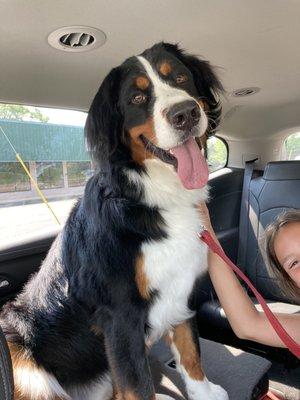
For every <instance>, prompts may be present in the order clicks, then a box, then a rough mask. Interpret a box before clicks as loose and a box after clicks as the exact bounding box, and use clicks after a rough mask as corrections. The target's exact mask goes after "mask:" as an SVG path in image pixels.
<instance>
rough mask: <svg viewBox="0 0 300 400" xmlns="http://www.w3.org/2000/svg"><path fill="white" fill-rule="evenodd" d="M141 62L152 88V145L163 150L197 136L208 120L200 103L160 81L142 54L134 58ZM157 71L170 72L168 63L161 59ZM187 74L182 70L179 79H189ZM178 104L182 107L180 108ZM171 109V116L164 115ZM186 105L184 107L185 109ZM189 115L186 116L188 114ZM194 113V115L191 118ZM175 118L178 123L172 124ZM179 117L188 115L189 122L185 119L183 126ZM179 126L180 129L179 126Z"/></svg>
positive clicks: (201, 133)
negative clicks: (154, 141)
mask: <svg viewBox="0 0 300 400" xmlns="http://www.w3.org/2000/svg"><path fill="white" fill-rule="evenodd" d="M137 58H138V60H139V61H140V63H141V64H142V65H143V67H144V69H145V72H146V74H147V76H148V78H149V80H150V82H151V83H152V88H153V92H154V96H155V100H154V104H153V122H154V129H155V136H156V140H157V143H156V145H157V146H158V147H160V148H162V149H164V150H170V149H172V148H173V147H176V146H178V145H180V144H182V143H183V142H184V141H185V140H186V139H187V138H188V136H189V135H190V136H193V137H201V136H202V135H203V134H204V133H205V132H206V129H207V126H208V119H207V116H206V114H205V112H204V110H203V105H202V104H201V102H199V101H198V99H197V98H194V97H192V96H191V95H190V94H189V93H188V92H187V91H186V90H184V89H180V88H177V87H173V86H171V85H170V84H168V83H167V82H164V81H163V80H162V78H161V77H160V76H159V74H158V71H155V69H154V68H153V67H152V65H151V64H150V62H149V61H148V60H146V58H145V57H142V56H138V57H137ZM160 69H161V71H164V72H165V74H166V73H167V72H168V71H169V72H171V66H170V63H167V62H162V63H161V68H160ZM188 75H189V73H188V72H187V71H185V74H182V75H181V77H182V79H183V80H187V79H192V77H191V76H188ZM181 105H182V107H181ZM174 106H175V111H174V114H175V115H173V119H171V118H172V117H169V118H168V115H170V112H171V111H172V109H174ZM187 108H188V109H187ZM188 114H190V115H188ZM193 115H194V118H193ZM176 118H177V121H178V124H177V125H175V126H177V128H175V127H174V124H173V123H172V122H175V121H176ZM180 118H186V119H188V118H190V119H191V123H190V124H188V121H186V122H187V123H186V129H184V126H183V125H184V124H182V122H183V121H182V120H180ZM180 125H182V127H183V129H180Z"/></svg>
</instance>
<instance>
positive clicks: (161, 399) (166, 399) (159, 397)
mask: <svg viewBox="0 0 300 400" xmlns="http://www.w3.org/2000/svg"><path fill="white" fill-rule="evenodd" d="M155 399H156V400H174V399H173V397H171V396H168V395H167V394H161V393H157V394H156V395H155Z"/></svg>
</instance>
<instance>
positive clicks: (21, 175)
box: [0, 104, 92, 249]
mask: <svg viewBox="0 0 300 400" xmlns="http://www.w3.org/2000/svg"><path fill="white" fill-rule="evenodd" d="M85 119H86V113H81V112H76V111H70V110H56V109H49V108H40V107H29V106H23V105H11V104H0V249H1V247H2V248H3V246H7V245H14V243H17V242H18V241H20V240H24V239H30V237H34V236H37V235H38V234H39V232H41V233H42V232H49V231H51V230H55V229H57V228H60V227H61V226H63V224H64V222H65V220H66V219H67V217H68V214H69V212H70V209H71V207H72V205H73V204H74V202H75V201H76V199H77V198H78V197H80V196H81V195H82V194H83V190H84V185H85V183H86V181H87V179H88V178H89V176H90V175H91V171H92V168H91V160H90V157H89V154H88V153H87V151H86V146H85V142H84V132H83V129H84V124H85ZM3 131H4V133H5V135H6V137H5V135H4V133H3ZM9 142H10V143H9ZM12 147H13V148H14V149H15V151H16V152H17V153H18V154H19V155H20V157H21V159H22V160H23V162H24V164H25V167H26V168H27V169H28V171H29V172H30V174H31V176H32V177H33V178H34V179H35V181H36V182H37V183H38V186H39V188H40V190H41V191H42V193H43V195H44V196H45V197H46V199H47V201H48V202H49V204H50V207H51V208H52V209H53V211H54V213H55V215H56V216H57V218H58V220H59V221H60V225H58V223H57V222H56V220H55V218H54V217H53V215H52V214H51V212H50V211H49V209H48V207H47V206H46V205H45V204H44V203H43V201H42V199H41V197H40V196H39V194H38V192H37V190H36V188H35V186H34V184H33V183H32V182H31V180H30V178H29V177H28V175H27V174H26V172H25V171H24V169H23V167H22V165H21V163H20V161H18V159H17V158H16V154H15V152H14V150H13V149H12Z"/></svg>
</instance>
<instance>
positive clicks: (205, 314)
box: [0, 0, 300, 400]
mask: <svg viewBox="0 0 300 400" xmlns="http://www.w3.org/2000/svg"><path fill="white" fill-rule="evenodd" d="M299 15H300V3H299V2H297V1H294V0H286V1H271V0H267V1H264V2H261V1H259V0H253V1H251V2H249V1H246V0H242V1H238V0H227V1H226V2H225V1H221V0H210V1H203V0H198V1H195V0H188V1H186V2H184V1H181V0H165V1H164V2H159V1H157V0H153V1H151V2H150V1H147V0H138V1H137V0H135V1H129V0H122V1H114V2H113V1H111V2H107V1H105V0H88V1H86V2H82V1H79V0H72V1H71V0H64V1H50V0H44V1H34V2H33V1H31V2H21V1H18V0H4V1H1V3H0V18H1V24H0V60H1V61H0V66H1V76H0V103H3V104H18V105H25V106H34V107H46V108H53V109H61V110H74V111H80V112H82V113H86V112H87V111H88V108H89V105H90V102H91V101H92V99H93V97H94V95H95V93H96V91H97V89H98V87H99V85H100V83H101V82H102V80H103V79H104V77H105V76H106V75H107V73H108V72H109V71H110V70H111V68H113V67H114V66H116V65H118V64H120V63H121V62H122V61H123V60H125V59H126V58H127V57H129V56H131V55H136V54H139V53H141V52H142V51H143V50H144V49H146V48H147V47H149V46H151V45H153V44H154V43H157V42H159V41H166V42H171V43H178V44H179V45H180V46H181V47H182V48H184V49H186V50H187V51H188V52H189V53H192V54H195V55H199V56H201V57H203V58H204V59H206V60H209V61H210V63H211V64H212V65H213V66H215V71H216V73H217V74H218V76H219V78H220V80H221V82H222V84H223V86H224V89H225V92H224V95H223V96H222V98H221V102H222V108H223V112H222V115H223V116H222V121H221V124H220V127H219V128H218V131H217V132H216V137H217V138H218V139H217V140H218V141H219V143H220V145H222V146H223V150H222V151H223V153H224V154H225V156H224V158H223V161H221V163H219V164H218V165H217V166H216V164H214V163H215V161H214V160H213V157H214V151H215V148H214V147H213V146H210V145H209V141H210V140H211V138H210V139H208V143H207V148H206V155H207V158H208V162H209V163H210V166H211V171H212V172H211V173H210V178H209V197H210V200H209V203H208V208H209V212H210V216H211V220H212V224H213V227H214V229H215V231H216V233H217V236H218V239H219V241H220V243H221V245H222V247H223V249H224V251H225V253H226V254H227V255H228V256H229V257H230V259H231V260H232V261H233V262H234V263H236V264H238V265H239V266H240V268H241V269H242V270H243V272H244V273H245V274H246V275H247V276H248V277H249V278H250V279H251V281H252V282H253V284H254V285H255V287H256V288H257V289H258V290H259V292H260V293H261V294H262V295H263V296H264V298H265V299H266V301H267V303H268V305H269V306H270V308H271V310H272V311H275V312H283V313H300V303H299V302H298V303H297V301H295V300H294V299H293V298H292V297H288V296H287V295H285V294H284V293H283V292H282V290H281V288H280V287H279V286H278V283H277V281H276V279H275V278H274V277H273V276H272V274H271V272H270V270H269V268H268V266H267V261H266V255H265V252H264V243H263V236H264V230H265V228H266V227H267V226H268V225H269V224H270V223H271V222H272V221H274V219H275V218H276V216H277V215H279V214H280V213H281V212H282V211H284V210H288V209H300V134H299V132H300V112H299V110H300V72H299V71H300V53H299V52H298V51H297V48H298V38H299V35H300V25H299ZM76 34H77V36H76ZM72 35H73V36H72ZM84 35H85V36H84ZM79 37H80V38H81V39H78V38H79ZM82 38H83V39H84V40H83V39H82ZM74 43H75V44H74ZM1 118H2V117H1V115H0V127H1V126H2V125H1V122H2V121H1ZM72 124H73V122H72V118H71V117H70V121H69V125H72ZM3 126H4V125H3ZM7 133H9V132H8V131H7ZM0 136H1V132H0ZM290 138H293V139H295V140H294V142H293V143H295V144H294V147H293V148H292V150H290V148H289V147H288V145H287V143H288V140H290ZM213 140H216V139H213ZM4 143H5V142H4V141H3V142H2V141H0V155H1V146H4ZM6 145H7V144H5V146H6ZM5 149H7V148H5ZM5 151H8V150H5ZM5 151H4V152H5ZM210 157H211V158H212V161H210ZM250 160H256V161H255V162H254V172H253V175H252V179H251V182H250V184H249V186H248V187H246V188H244V189H243V183H244V171H245V164H246V162H247V161H250ZM4 161H5V160H3V159H0V164H1V163H2V162H4ZM0 176H1V175H0ZM244 191H246V192H244ZM4 194H5V193H3V195H4ZM1 195H2V193H1V192H0V213H1V214H0V215H1V216H2V215H3V216H5V215H7V214H6V213H7V212H9V211H8V210H10V211H11V210H12V207H14V204H13V202H14V198H15V196H16V194H15V192H11V193H10V201H9V202H7V201H6V202H5V201H4V200H3V201H2V200H1V199H2V198H1ZM76 196H77V197H78V196H80V193H79V194H76V195H75V194H72V195H70V197H69V198H73V199H74V198H76ZM244 196H246V198H247V208H246V210H244V211H243V212H241V204H242V203H243V201H244V200H245V199H244ZM3 198H4V197H3ZM37 201H38V200H37ZM21 203H22V202H19V203H18V206H22V207H26V204H27V203H26V201H23V203H22V204H21ZM28 204H29V203H28ZM31 204H32V203H31ZM47 212H48V211H47ZM20 215H21V218H22V214H20ZM1 218H2V217H0V219H1ZM28 218H29V220H30V218H31V217H30V215H29V217H28ZM6 221H7V220H6ZM19 222H20V221H19ZM27 224H28V219H27ZM0 226H1V230H3V232H5V226H3V225H2V224H1V222H0ZM60 229H61V226H60V227H59V226H57V225H56V224H55V221H54V222H53V225H52V227H51V228H49V229H46V230H45V229H44V230H34V229H30V228H29V229H28V235H20V236H19V237H18V235H16V237H15V239H14V240H11V241H3V243H1V239H0V303H1V305H3V304H5V303H6V302H7V301H8V300H9V299H11V298H13V297H15V296H16V294H17V293H19V292H20V290H22V287H23V285H24V283H26V282H27V281H28V279H29V277H30V276H31V275H32V274H33V273H34V272H36V271H37V270H38V269H39V266H40V264H41V262H42V260H43V259H44V258H45V256H46V254H47V251H48V250H49V248H50V246H51V244H52V242H53V240H54V238H55V237H56V235H57V233H58V232H59V230H60ZM253 300H254V299H253ZM193 304H194V306H195V307H196V310H197V314H196V318H197V324H198V329H199V333H200V337H201V343H203V352H204V363H205V365H207V367H206V368H207V370H208V371H210V369H212V371H211V374H212V376H216V378H215V379H220V381H221V382H223V381H222V380H224V382H225V381H226V379H227V380H228V379H230V381H231V383H232V382H234V383H236V385H234V386H236V387H238V386H239V384H240V382H239V380H240V379H241V378H239V370H240V369H241V365H243V368H244V369H246V370H248V373H247V375H248V376H249V379H250V377H251V376H252V374H253V373H254V371H256V370H258V369H259V368H260V367H259V366H260V364H259V361H258V360H260V359H264V360H267V364H263V365H262V367H261V368H262V369H261V373H260V375H259V379H258V381H255V383H253V382H252V383H247V387H248V389H249V390H248V392H249V393H246V392H245V389H244V388H243V390H244V392H243V393H244V394H242V395H241V393H240V392H238V390H237V389H235V390H234V391H232V392H230V393H232V395H230V396H229V397H230V399H240V400H242V399H248V398H249V399H260V398H262V397H261V396H262V395H264V394H265V393H266V392H267V391H268V389H269V388H271V389H272V390H274V393H276V394H277V395H278V397H279V398H281V399H286V400H299V399H300V361H299V359H297V357H296V356H294V355H292V354H291V353H290V352H289V351H288V350H287V349H283V348H273V347H270V346H266V345H261V344H258V343H256V342H254V341H249V340H244V339H239V338H238V337H237V336H236V335H235V334H234V332H233V331H232V329H231V327H230V325H229V322H228V320H227V318H226V316H225V313H224V311H223V309H222V307H221V305H220V303H219V301H218V299H217V297H216V294H215V292H214V290H213V287H212V284H211V282H210V279H209V277H208V275H207V274H206V275H205V276H203V277H202V278H201V279H200V281H199V282H198V284H197V287H196V290H195V296H194V298H193ZM258 307H259V306H258ZM270 329H272V328H270ZM2 341H3V342H4V339H3V338H2ZM224 349H230V351H231V353H230V352H229V351H228V352H226V351H225V350H224ZM1 351H2V350H1ZM230 356H231V357H233V358H235V359H237V358H240V364H237V365H236V366H233V363H232V362H231V358H230ZM2 357H5V356H4V353H3V351H2ZM247 357H248V358H247ZM251 357H254V358H251ZM256 357H257V358H256ZM152 358H153V359H152V364H153V365H154V366H153V369H152V370H153V371H154V375H155V374H157V375H158V374H161V375H165V376H167V377H168V379H169V381H170V382H171V381H172V380H173V383H172V382H171V383H170V385H174V382H176V379H177V378H176V376H175V374H176V371H175V370H174V365H173V360H172V357H171V355H170V353H169V351H168V349H167V348H166V347H165V346H164V344H162V343H159V344H158V345H156V346H155V348H154V349H153V353H152ZM210 358H213V359H214V361H213V362H211V359H210ZM158 364H159V366H158ZM5 365H6V372H5V371H4V372H3V373H4V374H8V375H7V376H8V378H7V379H8V380H9V379H11V376H10V375H9V373H8V372H7V371H9V368H10V366H9V365H10V360H9V358H8V357H7V358H6V360H5ZM212 366H214V368H213V367H212ZM158 371H160V372H158ZM256 372H257V371H256ZM230 373H231V374H232V375H231V378H228V377H229V376H230V375H229V374H230ZM155 379H156V378H155ZM159 379H160V381H161V377H160V378H159V377H158V376H157V379H156V380H157V381H158V380H159ZM3 382H4V383H3V384H0V386H1V385H2V386H1V390H2V397H1V399H2V398H3V399H6V398H11V397H9V393H10V392H9V390H10V389H9V388H8V386H5V385H7V384H6V383H5V379H4V381H3ZM249 382H250V381H249ZM178 385H179V386H180V384H178ZM179 386H178V387H179ZM223 386H225V387H226V382H225V383H224V385H223ZM228 390H230V389H228ZM166 393H168V391H167V392H166ZM172 393H173V394H172V396H173V397H174V398H182V397H180V395H178V394H177V395H174V391H172ZM181 393H184V388H183V389H182V392H181ZM0 395H1V391H0ZM10 395H11V394H10ZM5 396H8V397H5ZM176 396H178V397H176ZM182 396H184V394H183V395H182Z"/></svg>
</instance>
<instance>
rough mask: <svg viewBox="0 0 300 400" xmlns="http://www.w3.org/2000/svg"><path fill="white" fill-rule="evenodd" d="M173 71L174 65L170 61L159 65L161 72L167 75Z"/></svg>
mask: <svg viewBox="0 0 300 400" xmlns="http://www.w3.org/2000/svg"><path fill="white" fill-rule="evenodd" d="M171 71H172V67H171V65H170V64H169V63H168V62H166V61H165V62H163V63H162V64H161V65H160V67H159V72H160V73H161V74H162V75H164V76H167V75H169V73H170V72H171Z"/></svg>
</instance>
